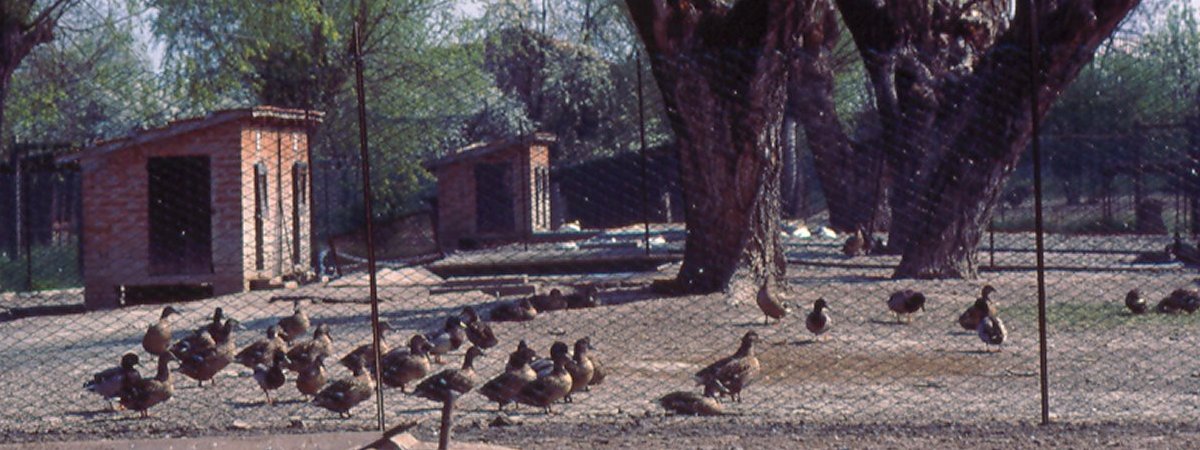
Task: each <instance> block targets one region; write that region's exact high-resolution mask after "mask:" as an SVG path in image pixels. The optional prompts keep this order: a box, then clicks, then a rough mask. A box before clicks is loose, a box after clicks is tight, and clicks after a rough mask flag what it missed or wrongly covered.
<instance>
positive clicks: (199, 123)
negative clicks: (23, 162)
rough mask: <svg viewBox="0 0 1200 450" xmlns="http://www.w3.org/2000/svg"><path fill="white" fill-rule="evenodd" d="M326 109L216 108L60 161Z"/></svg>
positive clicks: (304, 118) (314, 116) (310, 117)
mask: <svg viewBox="0 0 1200 450" xmlns="http://www.w3.org/2000/svg"><path fill="white" fill-rule="evenodd" d="M323 117H325V113H323V112H320V111H312V110H303V109H290V108H280V107H277V106H255V107H251V108H238V109H226V110H221V111H214V112H211V113H208V114H207V115H205V116H202V117H192V118H187V119H181V120H174V121H171V122H169V123H167V124H166V125H164V126H162V127H159V128H152V129H148V130H137V131H134V132H132V133H130V134H128V135H126V136H122V137H118V138H112V139H106V140H103V141H99V142H96V143H95V144H92V145H91V146H89V147H87V148H85V149H84V150H83V151H82V152H80V153H78V154H75V155H70V156H65V157H63V158H60V159H59V161H60V162H70V161H74V160H79V159H86V158H94V157H98V156H101V155H104V154H107V153H111V152H114V151H117V150H120V149H123V148H128V147H133V146H138V145H143V144H147V143H150V142H154V141H158V140H162V139H167V138H171V137H175V136H179V135H182V134H186V133H191V132H194V131H199V130H203V129H205V128H211V127H215V126H217V125H220V124H224V123H228V122H232V121H235V120H241V119H266V120H276V121H283V122H312V123H319V122H321V120H322V118H323Z"/></svg>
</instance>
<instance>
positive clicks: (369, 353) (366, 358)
mask: <svg viewBox="0 0 1200 450" xmlns="http://www.w3.org/2000/svg"><path fill="white" fill-rule="evenodd" d="M389 331H392V325H391V324H389V323H388V322H380V323H379V353H380V355H381V356H382V355H384V354H387V352H390V351H392V346H391V345H389V344H388V343H387V335H386V334H385V333H387V332H389ZM374 340H375V336H374V335H372V336H370V337H368V338H367V343H365V344H362V345H359V346H358V347H355V348H354V350H351V351H350V353H347V354H346V356H343V357H342V359H339V360H338V362H339V363H341V364H342V365H343V366H346V368H347V369H349V368H350V364H352V363H351V362H350V360H351V359H354V358H362V360H363V362H364V363H366V370H367V371H368V372H375V343H374Z"/></svg>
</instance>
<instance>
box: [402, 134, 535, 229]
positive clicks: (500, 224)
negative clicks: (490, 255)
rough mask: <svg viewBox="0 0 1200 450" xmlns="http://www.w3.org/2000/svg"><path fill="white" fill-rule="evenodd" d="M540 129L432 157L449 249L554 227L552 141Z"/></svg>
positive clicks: (441, 224) (441, 222) (431, 168)
mask: <svg viewBox="0 0 1200 450" xmlns="http://www.w3.org/2000/svg"><path fill="white" fill-rule="evenodd" d="M555 141H556V139H555V137H554V135H553V134H550V133H534V134H530V135H526V136H521V137H515V138H510V139H503V140H499V141H494V142H488V143H478V144H472V145H469V146H467V147H463V148H460V149H458V150H456V151H454V152H451V153H450V154H449V155H446V156H443V157H441V158H438V159H435V160H432V161H427V162H426V163H425V164H424V166H425V169H426V170H428V171H429V172H431V173H433V174H434V176H436V177H437V240H438V245H439V246H440V247H441V248H443V249H456V248H472V247H475V246H478V245H482V244H488V243H500V242H511V241H515V240H520V239H525V238H528V237H530V236H531V235H532V234H533V233H534V232H540V231H548V230H549V229H550V224H551V221H550V145H552V144H553V143H554V142H555Z"/></svg>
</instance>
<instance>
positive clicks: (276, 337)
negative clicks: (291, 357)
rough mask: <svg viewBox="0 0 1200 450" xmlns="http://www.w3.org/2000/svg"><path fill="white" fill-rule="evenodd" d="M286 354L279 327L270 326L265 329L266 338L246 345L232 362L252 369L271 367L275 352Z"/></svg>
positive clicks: (285, 343) (285, 346)
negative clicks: (262, 366)
mask: <svg viewBox="0 0 1200 450" xmlns="http://www.w3.org/2000/svg"><path fill="white" fill-rule="evenodd" d="M277 350H278V351H282V352H285V353H286V352H287V350H288V347H287V342H285V341H284V340H283V336H282V335H280V334H279V326H278V325H271V326H269V327H267V337H266V338H265V339H259V340H257V341H254V342H252V343H250V345H247V346H246V348H243V349H242V351H240V352H238V354H237V355H235V356H234V358H233V359H234V361H237V363H238V364H241V365H243V366H246V367H248V368H251V369H253V368H254V367H255V366H258V365H260V364H261V365H265V366H269V365H271V363H272V361H274V359H275V358H274V356H273V355H274V354H275V352H276V351H277Z"/></svg>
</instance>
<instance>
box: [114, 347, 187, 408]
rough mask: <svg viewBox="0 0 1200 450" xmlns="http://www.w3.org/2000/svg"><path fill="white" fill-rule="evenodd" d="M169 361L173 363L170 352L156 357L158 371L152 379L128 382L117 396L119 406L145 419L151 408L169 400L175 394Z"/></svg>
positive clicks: (173, 358) (173, 359)
mask: <svg viewBox="0 0 1200 450" xmlns="http://www.w3.org/2000/svg"><path fill="white" fill-rule="evenodd" d="M171 361H175V355H173V354H171V352H165V353H163V354H161V355H158V370H157V372H156V374H155V376H154V378H138V379H136V380H129V382H128V384H126V386H125V389H124V390H122V391H121V393H120V395H119V396H120V397H121V400H120V402H121V406H123V407H125V409H128V410H132V411H138V412H140V413H141V416H142V417H143V418H145V417H150V412H149V410H150V408H151V407H153V406H154V405H157V404H159V403H162V402H165V401H167V400H170V399H171V396H172V395H174V394H175V386H174V385H172V383H171V366H170V364H171Z"/></svg>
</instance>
